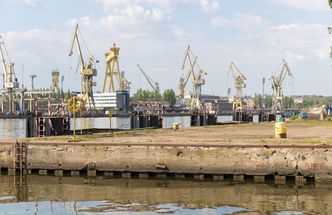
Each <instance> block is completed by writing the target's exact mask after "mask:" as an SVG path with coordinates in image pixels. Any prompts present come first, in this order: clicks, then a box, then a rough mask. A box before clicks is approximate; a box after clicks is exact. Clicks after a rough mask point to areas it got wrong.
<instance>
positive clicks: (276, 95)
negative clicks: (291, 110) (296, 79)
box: [269, 59, 293, 113]
mask: <svg viewBox="0 0 332 215" xmlns="http://www.w3.org/2000/svg"><path fill="white" fill-rule="evenodd" d="M286 75H288V76H290V77H293V75H292V73H291V71H290V69H289V66H288V64H287V62H286V61H285V60H284V59H283V60H282V69H281V72H280V74H276V75H272V76H271V78H270V79H269V80H270V81H271V88H272V91H273V93H272V112H274V113H275V112H278V111H282V110H283V104H282V99H283V90H282V84H283V82H284V80H285V77H286Z"/></svg>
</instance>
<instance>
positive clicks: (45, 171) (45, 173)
mask: <svg viewBox="0 0 332 215" xmlns="http://www.w3.org/2000/svg"><path fill="white" fill-rule="evenodd" d="M39 175H47V169H40V170H39Z"/></svg>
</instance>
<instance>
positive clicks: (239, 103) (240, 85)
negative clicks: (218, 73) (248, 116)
mask: <svg viewBox="0 0 332 215" xmlns="http://www.w3.org/2000/svg"><path fill="white" fill-rule="evenodd" d="M230 74H232V77H233V81H234V88H235V96H234V101H233V112H234V113H235V112H242V111H243V93H242V89H244V88H246V86H247V85H246V84H245V83H244V81H245V80H247V78H246V77H245V76H244V75H243V73H241V72H240V70H239V69H238V68H237V67H236V66H235V64H234V63H233V62H231V64H230V65H229V67H228V76H229V75H230Z"/></svg>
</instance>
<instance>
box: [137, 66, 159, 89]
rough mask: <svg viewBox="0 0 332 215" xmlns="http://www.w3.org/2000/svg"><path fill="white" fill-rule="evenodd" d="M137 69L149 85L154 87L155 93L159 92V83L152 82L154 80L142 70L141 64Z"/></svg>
mask: <svg viewBox="0 0 332 215" xmlns="http://www.w3.org/2000/svg"><path fill="white" fill-rule="evenodd" d="M137 67H138V68H139V69H140V71H141V72H142V73H143V75H144V77H145V79H146V80H147V81H148V83H149V84H150V86H151V87H152V89H153V90H154V91H159V83H158V82H156V81H154V80H152V78H151V77H150V76H149V75H148V74H147V73H146V72H144V70H143V69H142V67H141V66H140V65H139V64H137Z"/></svg>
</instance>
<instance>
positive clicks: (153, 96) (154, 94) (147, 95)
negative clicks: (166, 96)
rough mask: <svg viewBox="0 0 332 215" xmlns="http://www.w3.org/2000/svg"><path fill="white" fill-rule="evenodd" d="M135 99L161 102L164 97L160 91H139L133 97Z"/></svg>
mask: <svg viewBox="0 0 332 215" xmlns="http://www.w3.org/2000/svg"><path fill="white" fill-rule="evenodd" d="M133 98H135V99H144V100H155V101H160V100H162V99H163V97H162V95H161V94H160V93H159V92H158V91H154V90H143V89H138V90H137V91H136V93H135V94H134V95H133Z"/></svg>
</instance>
